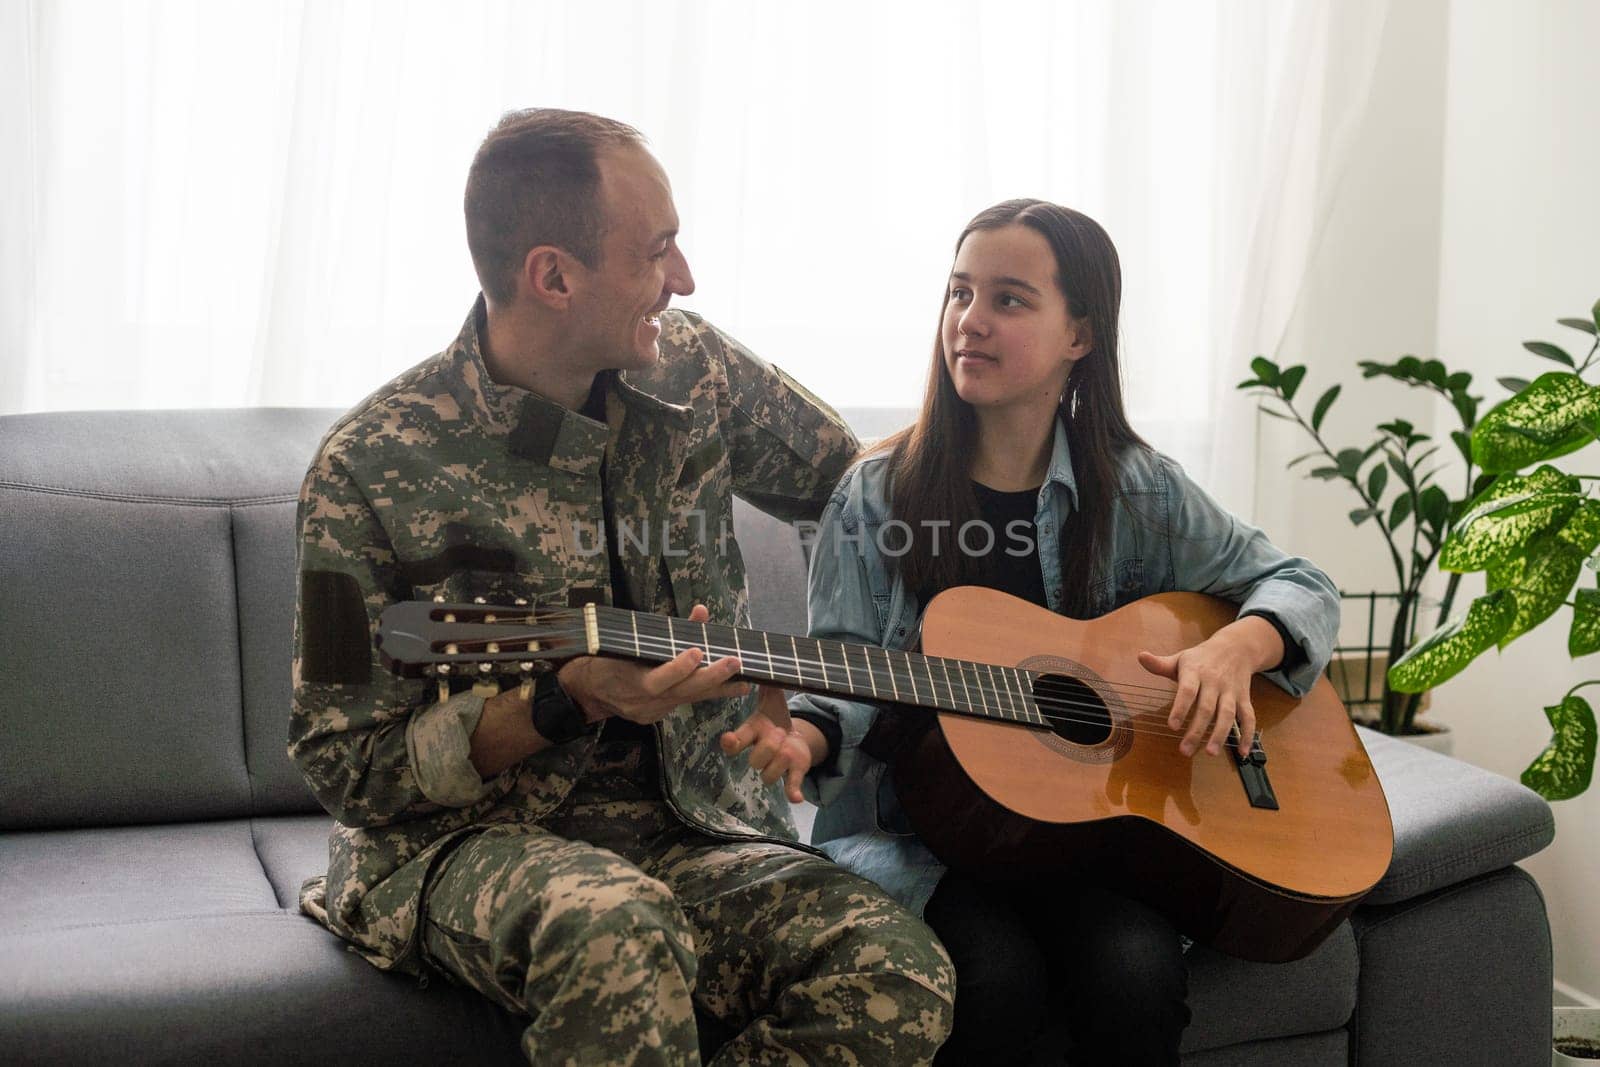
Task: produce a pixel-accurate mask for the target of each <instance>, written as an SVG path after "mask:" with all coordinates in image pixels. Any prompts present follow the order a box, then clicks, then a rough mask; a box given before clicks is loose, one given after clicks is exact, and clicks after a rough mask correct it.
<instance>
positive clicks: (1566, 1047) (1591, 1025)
mask: <svg viewBox="0 0 1600 1067" xmlns="http://www.w3.org/2000/svg"><path fill="white" fill-rule="evenodd" d="M1551 1041H1552V1042H1553V1048H1552V1049H1551V1052H1550V1064H1551V1067H1596V1065H1600V1008H1575V1007H1567V1006H1564V1005H1563V1006H1558V1007H1557V1008H1556V1009H1555V1019H1554V1025H1553V1027H1552V1030H1551Z"/></svg>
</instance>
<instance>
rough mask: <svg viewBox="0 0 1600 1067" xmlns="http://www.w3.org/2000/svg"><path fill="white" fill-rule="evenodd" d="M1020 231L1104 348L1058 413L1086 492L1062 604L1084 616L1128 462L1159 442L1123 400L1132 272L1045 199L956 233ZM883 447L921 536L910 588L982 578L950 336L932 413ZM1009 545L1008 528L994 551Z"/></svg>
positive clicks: (972, 422)
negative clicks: (967, 548) (1136, 423)
mask: <svg viewBox="0 0 1600 1067" xmlns="http://www.w3.org/2000/svg"><path fill="white" fill-rule="evenodd" d="M1011 225H1022V226H1027V227H1028V228H1030V229H1032V230H1035V231H1036V232H1038V233H1039V234H1041V235H1042V236H1043V237H1044V239H1045V240H1046V241H1048V242H1049V243H1050V248H1051V250H1052V251H1053V252H1054V253H1055V258H1056V284H1057V286H1059V287H1060V290H1061V294H1062V296H1064V297H1065V298H1066V301H1067V309H1068V310H1069V311H1070V312H1071V313H1072V316H1073V317H1074V318H1078V319H1086V320H1087V321H1088V323H1089V327H1090V330H1091V331H1092V332H1091V336H1092V337H1093V338H1094V348H1093V350H1092V351H1090V352H1089V354H1088V355H1085V356H1084V357H1083V358H1081V359H1079V360H1078V361H1077V363H1076V364H1075V365H1074V366H1073V369H1072V374H1071V376H1070V377H1068V379H1067V387H1066V389H1065V390H1064V391H1063V393H1062V396H1061V404H1060V407H1059V408H1058V409H1057V414H1058V416H1059V418H1060V419H1061V421H1062V424H1063V425H1065V426H1066V430H1067V443H1068V445H1069V446H1070V448H1071V451H1072V472H1073V477H1074V479H1075V480H1076V482H1077V486H1078V506H1077V509H1076V510H1075V511H1074V513H1073V515H1072V516H1071V518H1070V519H1069V521H1068V522H1067V523H1066V524H1065V526H1064V528H1063V529H1062V530H1061V531H1060V547H1061V579H1062V589H1061V594H1062V596H1061V607H1062V610H1063V612H1064V613H1065V614H1068V615H1078V616H1082V615H1086V614H1087V613H1088V610H1089V590H1090V588H1091V584H1092V583H1093V581H1094V580H1095V579H1096V578H1097V577H1098V575H1096V574H1094V573H1093V569H1094V566H1095V561H1096V560H1098V559H1099V558H1100V554H1101V553H1102V552H1103V551H1104V549H1105V541H1106V539H1107V536H1108V534H1109V530H1110V524H1111V509H1112V507H1113V505H1114V503H1115V498H1116V490H1117V467H1118V459H1119V457H1120V456H1121V454H1122V453H1123V451H1124V450H1125V449H1127V448H1130V447H1139V448H1148V447H1149V446H1148V445H1146V444H1145V442H1144V440H1143V439H1142V438H1140V436H1139V435H1138V434H1137V433H1135V432H1134V430H1133V427H1132V426H1130V425H1129V424H1128V416H1127V413H1126V412H1125V411H1124V409H1123V405H1122V379H1121V369H1120V366H1119V364H1118V362H1117V313H1118V308H1119V306H1120V304H1121V301H1122V268H1121V265H1120V263H1119V262H1118V260H1117V250H1116V247H1115V246H1114V245H1113V244H1112V243H1111V238H1110V237H1109V236H1108V235H1107V234H1106V232H1105V230H1104V229H1102V228H1101V227H1100V224H1099V223H1097V222H1095V221H1094V220H1093V219H1091V218H1089V216H1087V215H1084V214H1082V213H1081V212H1078V211H1073V210H1072V209H1071V208H1065V207H1061V206H1060V205H1059V204H1052V203H1048V202H1047V201H1043V200H1007V201H1005V202H1004V203H1001V204H996V205H995V206H994V207H991V208H989V209H987V210H985V211H981V212H979V213H978V215H977V216H976V217H974V218H973V220H972V221H971V222H969V223H968V224H967V228H966V229H964V230H962V231H961V236H960V237H959V238H957V240H956V253H957V254H960V252H961V245H962V243H963V242H965V241H966V239H967V237H968V235H970V234H971V233H973V232H974V231H976V230H995V229H999V228H1001V227H1002V226H1011ZM945 299H946V300H948V292H947V293H946V298H945ZM943 304H944V302H943V301H941V305H940V324H941V326H942V324H943V317H944V308H943ZM881 447H882V448H886V449H889V450H890V457H889V470H890V476H891V489H890V506H891V508H892V509H893V511H892V513H893V515H894V517H895V518H897V519H900V520H901V521H903V522H905V523H907V524H908V525H909V526H910V528H911V531H912V538H911V543H910V547H909V550H908V551H907V552H906V553H905V554H904V555H902V556H899V557H898V558H897V559H896V560H894V561H891V562H892V565H894V566H897V567H898V569H899V573H900V576H901V578H902V579H903V580H904V581H905V583H906V588H907V589H908V590H910V591H911V592H912V593H917V592H920V591H924V590H942V589H947V588H949V587H951V586H955V585H965V584H969V583H970V582H972V581H973V580H975V579H976V578H977V576H978V575H979V573H980V561H979V560H978V559H976V558H974V557H972V556H968V555H967V554H966V553H964V552H962V551H960V550H959V548H957V546H956V544H955V543H954V535H955V532H956V531H959V530H960V529H961V527H962V525H963V524H964V523H966V522H968V521H969V520H973V519H978V518H980V515H979V512H978V501H977V498H976V497H975V496H974V495H973V492H972V481H971V478H970V466H969V465H970V463H971V457H972V456H973V455H974V454H975V452H976V448H977V418H976V416H975V415H974V414H973V410H972V406H971V405H970V404H968V403H967V402H966V401H964V400H962V399H961V397H960V396H958V395H957V394H956V390H955V385H954V383H953V382H952V381H951V380H950V373H949V371H948V370H946V368H945V351H944V340H943V331H942V329H941V330H936V331H935V333H934V340H933V360H932V362H931V363H930V364H929V366H928V384H927V388H926V390H925V391H924V393H923V399H922V411H921V414H920V415H919V416H918V418H917V421H916V423H915V424H914V425H912V426H910V427H908V428H906V429H905V430H902V431H901V432H900V433H898V434H895V435H894V436H893V437H891V438H889V440H887V441H885V442H884V444H883V445H882V446H881ZM946 520H948V522H949V525H945V521H946ZM941 526H942V527H943V531H942V532H943V536H942V537H941V536H940V533H941V531H940V529H939V527H941ZM936 539H937V551H936V550H935V542H936ZM1003 543H1004V542H1003V539H1002V538H1001V536H1000V532H998V531H997V533H996V539H995V545H996V548H995V551H1000V550H1001V548H1000V547H999V546H1001V545H1002V544H1003ZM897 544H898V540H897Z"/></svg>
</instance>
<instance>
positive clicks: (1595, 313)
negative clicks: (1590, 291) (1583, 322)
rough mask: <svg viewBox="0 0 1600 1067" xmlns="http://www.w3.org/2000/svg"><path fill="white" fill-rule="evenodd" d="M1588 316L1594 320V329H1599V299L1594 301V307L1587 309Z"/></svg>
mask: <svg viewBox="0 0 1600 1067" xmlns="http://www.w3.org/2000/svg"><path fill="white" fill-rule="evenodd" d="M1589 317H1590V318H1591V319H1593V320H1594V325H1595V329H1597V330H1600V300H1596V301H1595V302H1594V307H1592V308H1590V309H1589Z"/></svg>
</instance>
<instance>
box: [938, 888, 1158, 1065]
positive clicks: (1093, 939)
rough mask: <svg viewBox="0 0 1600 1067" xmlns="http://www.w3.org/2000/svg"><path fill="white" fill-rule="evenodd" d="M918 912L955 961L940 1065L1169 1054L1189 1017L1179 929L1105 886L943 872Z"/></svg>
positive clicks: (1102, 1060) (1120, 1060)
mask: <svg viewBox="0 0 1600 1067" xmlns="http://www.w3.org/2000/svg"><path fill="white" fill-rule="evenodd" d="M924 918H925V919H926V920H927V922H928V925H929V926H931V927H933V930H934V932H935V933H937V934H938V935H939V939H940V940H941V941H943V942H944V946H945V948H946V949H948V950H949V952H950V959H951V961H952V962H954V963H955V967H956V1012H955V1029H954V1031H953V1032H952V1033H951V1035H950V1039H949V1041H947V1042H946V1043H945V1045H944V1047H943V1048H942V1049H940V1050H939V1055H938V1056H937V1058H936V1059H935V1060H934V1062H935V1063H936V1064H943V1065H957V1064H996V1065H1000V1064H1030V1065H1031V1064H1046V1063H1048V1064H1060V1063H1063V1062H1066V1063H1072V1064H1118V1065H1130V1067H1131V1065H1135V1064H1176V1063H1177V1062H1178V1041H1179V1039H1180V1038H1181V1037H1182V1035H1183V1028H1184V1027H1185V1026H1187V1025H1189V1006H1188V1004H1187V1003H1185V998H1186V997H1187V996H1188V987H1189V972H1188V967H1187V965H1186V963H1185V961H1184V956H1183V950H1182V948H1181V946H1180V943H1179V940H1178V932H1177V931H1176V930H1175V929H1174V928H1173V926H1172V924H1171V923H1170V922H1168V921H1167V920H1166V919H1165V918H1164V917H1162V916H1161V915H1159V914H1157V913H1156V912H1154V911H1152V910H1151V909H1150V908H1148V907H1146V906H1145V905H1143V904H1140V903H1139V902H1137V901H1134V900H1130V899H1128V898H1127V897H1124V896H1121V895H1119V894H1116V893H1112V892H1109V891H1107V890H1104V889H1097V888H1090V887H1068V886H1061V887H1043V888H1041V887H1040V886H1038V885H1036V884H1030V885H1026V886H1023V885H1004V884H995V883H987V882H985V883H978V882H974V881H972V880H970V879H968V878H965V877H963V876H961V875H958V874H955V873H954V872H952V873H949V874H946V875H945V876H944V878H943V879H941V880H940V882H939V887H938V888H937V889H936V890H935V891H934V894H933V898H932V899H931V900H929V901H928V907H927V910H926V911H925V913H924Z"/></svg>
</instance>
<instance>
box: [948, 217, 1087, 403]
mask: <svg viewBox="0 0 1600 1067" xmlns="http://www.w3.org/2000/svg"><path fill="white" fill-rule="evenodd" d="M940 336H941V338H942V339H943V341H944V364H945V370H946V371H948V372H949V374H950V380H951V382H952V383H953V384H954V385H955V389H956V393H957V394H958V395H959V396H960V397H961V399H962V400H965V401H966V402H967V403H969V404H971V405H973V406H974V407H975V408H978V409H979V412H980V414H982V413H984V412H985V410H986V409H987V410H988V411H991V412H994V413H1001V412H1004V413H1005V414H1007V415H1008V416H1010V417H1030V416H1036V417H1039V418H1046V417H1053V416H1054V412H1055V409H1056V405H1057V403H1058V402H1059V401H1060V398H1061V393H1062V390H1063V389H1065V388H1066V384H1067V375H1068V374H1069V373H1070V372H1071V371H1072V365H1073V364H1074V363H1075V362H1077V361H1078V360H1079V359H1082V358H1083V357H1084V356H1085V355H1087V354H1088V353H1089V351H1090V350H1091V349H1092V348H1093V338H1092V337H1091V336H1090V330H1089V324H1088V322H1087V321H1085V320H1083V319H1075V318H1073V317H1072V314H1071V312H1069V311H1068V310H1067V301H1066V298H1065V297H1064V296H1062V295H1061V288H1060V286H1058V285H1057V284H1056V257H1055V254H1054V253H1053V252H1052V251H1051V250H1050V243H1049V242H1048V241H1046V240H1045V238H1044V236H1043V235H1042V234H1040V233H1039V232H1037V231H1036V230H1033V229H1031V228H1030V227H1027V226H1024V225H1021V224H1012V225H1010V226H1003V227H1001V228H999V229H996V230H974V231H973V232H972V233H970V234H968V235H967V239H966V240H965V241H963V242H962V243H961V250H960V251H959V252H958V253H957V254H956V263H955V267H954V269H953V270H951V272H950V285H949V288H948V290H947V291H946V293H945V305H944V322H943V325H942V326H941V328H940Z"/></svg>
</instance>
